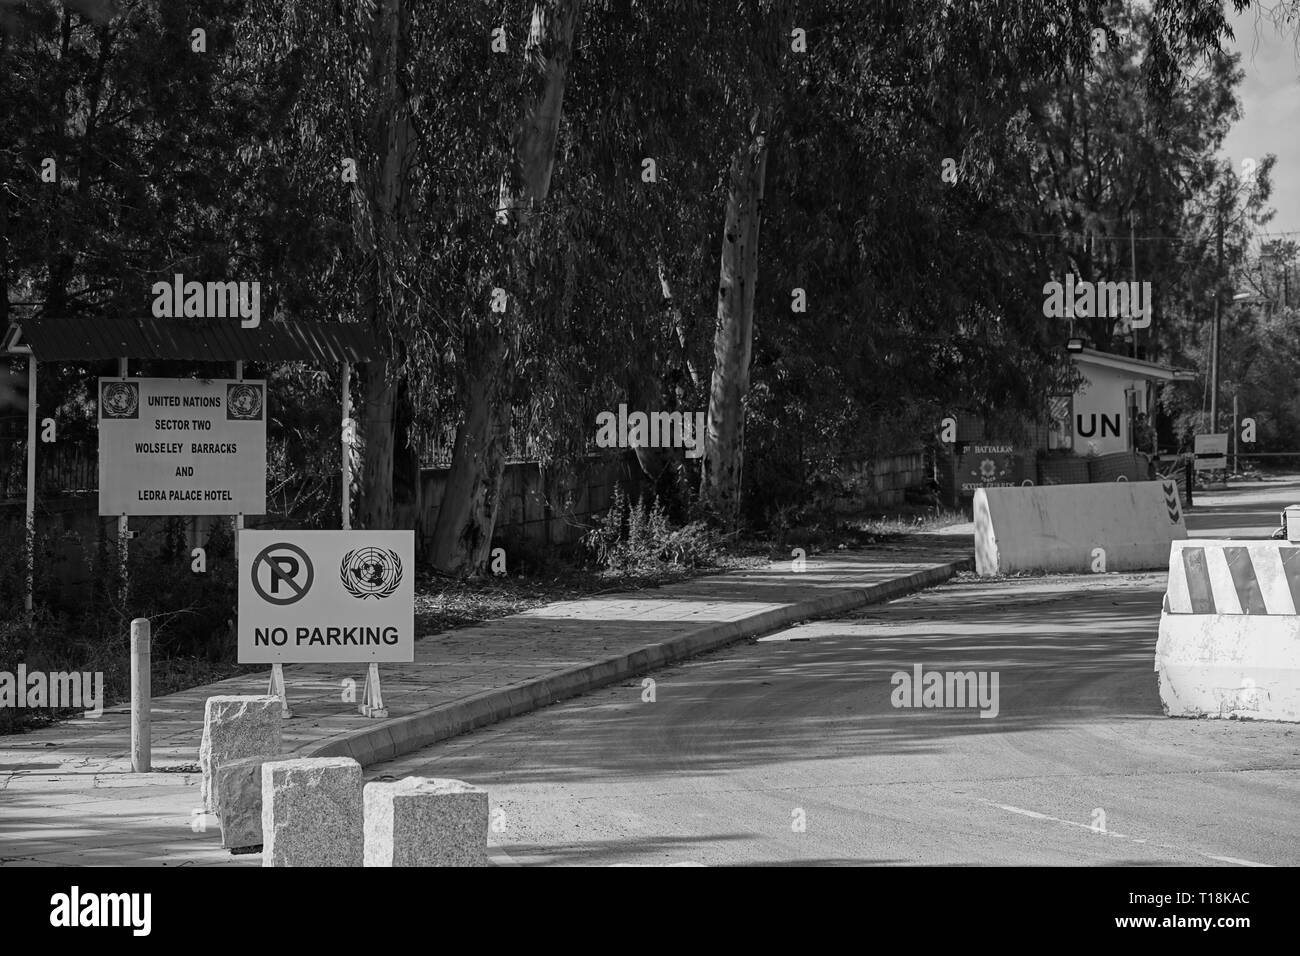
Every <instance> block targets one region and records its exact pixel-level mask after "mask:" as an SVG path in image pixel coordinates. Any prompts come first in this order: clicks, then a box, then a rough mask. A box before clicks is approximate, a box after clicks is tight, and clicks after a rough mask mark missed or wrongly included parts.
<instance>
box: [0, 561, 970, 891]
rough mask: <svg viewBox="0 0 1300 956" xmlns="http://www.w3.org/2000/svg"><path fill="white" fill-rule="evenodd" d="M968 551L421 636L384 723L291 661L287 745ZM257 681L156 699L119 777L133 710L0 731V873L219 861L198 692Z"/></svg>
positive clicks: (608, 661) (618, 666)
mask: <svg viewBox="0 0 1300 956" xmlns="http://www.w3.org/2000/svg"><path fill="white" fill-rule="evenodd" d="M914 540H916V539H914ZM969 548H970V545H969V543H968V542H966V541H963V540H962V539H961V538H955V539H954V538H944V539H935V540H934V541H932V542H931V543H924V542H922V543H909V544H902V545H898V546H894V547H881V548H879V549H873V550H872V551H870V552H858V553H852V554H848V553H839V554H834V555H829V556H821V555H816V556H813V557H811V558H810V559H809V562H808V567H807V570H806V571H804V572H802V573H795V572H794V571H793V569H792V568H791V565H790V562H781V563H779V564H774V565H770V566H768V567H766V568H760V569H756V570H750V571H739V572H731V573H727V574H718V575H710V576H708V577H702V578H696V579H694V580H690V581H684V582H680V583H678V584H672V585H668V586H665V587H661V588H653V589H648V590H645V591H639V592H630V593H620V594H609V595H600V596H596V597H592V598H587V599H583V600H579V601H566V602H561V603H557V604H550V605H546V606H544V607H540V608H535V609H533V610H531V611H526V612H524V613H522V614H516V615H513V616H511V617H507V618H501V619H499V620H495V621H490V622H488V623H485V624H480V625H476V626H473V627H467V628H460V629H457V630H453V631H448V632H445V633H441V634H436V635H430V636H428V637H424V638H421V639H419V640H417V641H416V645H415V648H416V649H415V662H414V663H411V664H384V665H381V667H380V673H381V678H382V683H383V693H384V703H385V705H386V706H387V707H388V711H389V717H388V718H387V719H383V720H374V719H370V718H366V717H363V716H361V715H360V714H359V713H358V712H357V705H358V703H359V701H360V697H361V695H362V688H363V686H364V683H365V665H363V664H353V665H348V664H337V665H317V666H310V665H288V666H286V667H285V682H286V685H287V687H288V693H289V699H290V705H291V707H292V709H293V715H294V716H293V717H292V718H290V719H289V720H288V721H286V722H285V725H284V739H285V748H286V751H289V750H292V751H294V752H295V754H296V755H297V756H318V755H319V756H325V755H348V756H352V757H355V758H356V759H357V760H358V761H360V762H361V763H362V764H363V765H368V764H372V763H375V762H378V761H381V760H387V759H390V758H391V757H393V756H397V755H400V754H403V753H408V752H410V751H412V750H415V749H418V748H420V747H423V746H427V745H428V744H430V743H433V742H435V741H437V740H441V739H445V738H446V737H450V736H454V735H455V734H458V733H463V732H465V731H466V730H469V729H472V728H473V727H477V726H482V725H484V724H488V723H492V722H494V721H497V720H501V719H504V718H505V717H509V716H513V715H516V714H521V713H526V712H528V711H530V710H535V709H537V708H539V707H544V706H546V705H547V704H550V703H553V702H555V701H557V700H561V699H563V698H565V697H569V696H573V695H576V694H581V693H583V692H585V691H588V690H591V689H594V688H596V687H600V686H602V685H604V684H608V683H611V682H615V681H619V680H624V679H627V678H629V677H632V676H634V675H636V674H638V673H641V672H644V671H648V670H651V669H653V668H656V667H661V666H664V665H666V664H669V663H672V662H674V661H677V660H681V659H683V658H686V657H689V656H692V655H694V654H699V653H703V652H705V651H709V650H713V649H714V648H717V647H721V646H723V645H725V644H728V643H731V642H733V641H737V640H741V639H744V638H748V637H756V636H759V635H761V634H764V633H768V632H771V631H773V630H776V629H779V628H781V627H784V626H786V625H788V624H791V623H794V622H796V621H801V620H806V619H808V618H812V617H817V616H821V615H826V614H833V613H838V612H841V611H844V610H847V609H849V608H852V607H856V606H859V605H862V604H866V603H871V602H873V601H881V600H887V599H889V598H892V597H896V596H899V595H902V594H904V593H907V592H908V591H912V590H916V589H919V588H923V587H928V586H932V585H935V584H938V583H941V582H942V581H944V580H946V579H947V578H949V577H950V576H951V575H952V574H953V573H955V572H956V571H957V570H960V569H961V568H963V567H968V566H970V565H971V563H972V562H971V558H970V550H969ZM268 673H269V672H268ZM267 680H268V677H267V674H266V673H264V674H258V675H251V676H245V677H238V678H231V679H229V680H225V681H220V682H218V683H215V684H208V685H205V686H203V687H196V688H192V689H191V690H188V691H184V692H182V693H179V694H172V695H169V696H167V697H162V698H158V699H156V700H154V702H153V716H152V720H153V728H152V737H153V767H154V771H155V772H153V773H149V774H133V773H131V772H130V754H129V747H130V708H129V706H119V707H115V708H111V709H108V710H105V711H104V714H103V715H102V716H101V717H100V718H98V719H81V720H73V721H67V722H65V723H62V724H59V725H56V726H54V727H50V728H46V729H43V730H39V731H36V732H33V733H29V734H20V735H16V736H9V737H0V865H3V864H6V863H27V864H29V865H30V864H36V865H41V864H45V865H51V864H52V865H75V864H81V865H86V864H89V865H95V864H100V865H122V864H133V863H134V864H150V863H153V864H159V863H161V864H163V865H167V864H171V865H195V864H199V865H203V864H214V863H229V862H232V858H231V857H230V856H229V855H228V853H226V851H223V850H219V849H217V847H216V845H217V844H218V843H219V842H220V841H219V834H218V833H216V832H214V830H215V828H216V822H215V819H214V818H212V817H207V818H204V817H202V816H199V815H197V807H198V805H199V800H198V782H199V774H198V772H197V771H198V767H197V764H198V749H199V742H200V738H201V737H202V732H203V707H204V701H206V699H207V698H208V697H211V696H213V695H216V694H261V693H265V692H266V686H267ZM349 697H353V698H355V702H354V701H349V700H347V698H349ZM234 859H236V860H239V861H241V862H247V863H249V864H254V863H257V862H259V861H260V856H253V857H246V858H234Z"/></svg>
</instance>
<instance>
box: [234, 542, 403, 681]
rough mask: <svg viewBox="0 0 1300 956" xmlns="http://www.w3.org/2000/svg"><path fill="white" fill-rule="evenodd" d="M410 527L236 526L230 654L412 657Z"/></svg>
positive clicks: (284, 659) (265, 659)
mask: <svg viewBox="0 0 1300 956" xmlns="http://www.w3.org/2000/svg"><path fill="white" fill-rule="evenodd" d="M414 575H415V532H413V531H248V530H245V531H241V532H240V534H239V662H240V663H241V664H287V663H291V662H299V663H306V662H317V663H323V662H338V663H344V662H364V663H380V662H410V661H413V660H415V581H414Z"/></svg>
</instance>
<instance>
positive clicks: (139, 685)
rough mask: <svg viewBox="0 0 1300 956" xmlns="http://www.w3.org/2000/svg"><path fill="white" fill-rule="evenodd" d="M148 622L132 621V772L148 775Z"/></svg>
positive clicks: (141, 618) (144, 618)
mask: <svg viewBox="0 0 1300 956" xmlns="http://www.w3.org/2000/svg"><path fill="white" fill-rule="evenodd" d="M150 658H151V653H150V647H149V619H148V618H147V617H137V618H136V619H135V620H134V621H132V622H131V769H132V770H133V771H134V772H135V773H148V772H149V771H150V769H151V766H152V765H151V763H150V761H151V754H152V751H151V747H150V729H149V695H150V685H149V667H150Z"/></svg>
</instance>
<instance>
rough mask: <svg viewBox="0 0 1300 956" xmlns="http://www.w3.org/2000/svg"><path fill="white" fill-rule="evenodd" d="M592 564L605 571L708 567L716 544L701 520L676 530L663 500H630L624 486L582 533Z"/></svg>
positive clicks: (615, 491) (715, 549)
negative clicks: (590, 554) (585, 531)
mask: <svg viewBox="0 0 1300 956" xmlns="http://www.w3.org/2000/svg"><path fill="white" fill-rule="evenodd" d="M583 545H584V546H585V547H586V548H587V549H588V550H589V551H590V552H591V553H592V555H593V556H594V558H595V560H596V563H597V564H598V565H600V566H601V567H602V568H605V569H606V570H609V571H621V572H628V571H644V570H658V569H662V568H664V567H679V568H697V567H711V566H713V565H715V564H716V563H717V552H718V543H717V540H716V538H715V537H714V533H713V532H712V531H711V530H710V529H709V527H708V525H707V524H706V523H705V522H703V521H693V522H691V523H690V524H687V525H685V526H684V527H680V528H674V527H673V526H672V524H671V522H669V520H668V513H667V511H666V509H665V508H664V506H663V503H662V502H660V501H658V499H653V503H647V502H646V501H645V500H644V499H642V501H641V502H640V503H639V504H633V503H632V502H631V501H630V500H629V499H628V496H627V495H626V493H625V492H624V491H623V488H622V486H620V485H615V486H614V499H613V501H612V502H611V504H610V506H609V510H608V511H607V512H605V514H604V515H603V516H602V517H601V518H600V519H599V520H598V522H597V524H596V527H594V528H593V529H592V530H591V531H589V532H588V533H587V534H586V535H584V536H583Z"/></svg>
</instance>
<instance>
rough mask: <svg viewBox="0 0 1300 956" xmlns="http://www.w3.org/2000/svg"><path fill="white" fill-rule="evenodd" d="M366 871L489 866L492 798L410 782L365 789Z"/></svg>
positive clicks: (434, 782) (455, 783) (477, 791)
mask: <svg viewBox="0 0 1300 956" xmlns="http://www.w3.org/2000/svg"><path fill="white" fill-rule="evenodd" d="M365 830H366V840H365V865H366V866H487V865H488V857H487V833H488V794H487V791H486V790H483V789H481V788H480V787H475V786H473V785H471V784H468V783H464V782H462V781H460V780H440V779H436V778H427V777H407V778H405V779H404V780H398V781H395V782H388V781H376V782H375V783H368V784H366V788H365Z"/></svg>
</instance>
